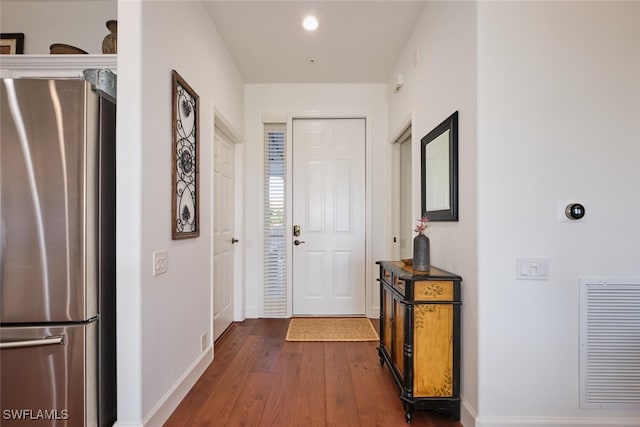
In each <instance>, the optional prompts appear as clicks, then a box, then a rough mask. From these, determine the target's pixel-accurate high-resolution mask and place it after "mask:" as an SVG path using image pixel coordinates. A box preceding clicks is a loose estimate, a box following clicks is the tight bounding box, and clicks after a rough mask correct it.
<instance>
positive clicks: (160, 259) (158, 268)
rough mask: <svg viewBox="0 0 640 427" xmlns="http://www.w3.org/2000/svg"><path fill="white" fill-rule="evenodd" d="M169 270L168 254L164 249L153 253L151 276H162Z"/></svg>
mask: <svg viewBox="0 0 640 427" xmlns="http://www.w3.org/2000/svg"><path fill="white" fill-rule="evenodd" d="M168 269H169V252H168V251H167V250H166V249H165V250H162V251H155V252H154V253H153V275H154V276H157V275H158V274H164V273H166V272H167V270H168Z"/></svg>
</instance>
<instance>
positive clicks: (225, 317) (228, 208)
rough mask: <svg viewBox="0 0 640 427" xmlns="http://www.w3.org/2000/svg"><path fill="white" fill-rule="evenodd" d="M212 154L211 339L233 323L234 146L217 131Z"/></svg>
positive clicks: (215, 337)
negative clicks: (212, 276) (212, 273)
mask: <svg viewBox="0 0 640 427" xmlns="http://www.w3.org/2000/svg"><path fill="white" fill-rule="evenodd" d="M213 151H214V155H213V158H214V159H213V173H214V177H213V182H214V190H213V192H214V219H213V258H214V260H213V268H214V279H213V339H214V340H215V339H217V338H218V337H219V336H220V335H221V334H222V333H223V332H224V331H225V329H227V328H228V327H229V325H231V322H233V286H234V283H233V266H234V244H233V243H234V240H233V239H234V234H233V233H234V224H233V223H234V215H235V212H234V203H235V202H234V177H235V170H234V168H235V163H234V162H235V159H234V158H235V147H234V145H233V143H232V142H231V141H229V140H228V139H227V138H225V136H224V134H222V133H221V132H216V136H215V142H214V150H213Z"/></svg>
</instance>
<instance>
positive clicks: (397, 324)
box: [377, 261, 462, 422]
mask: <svg viewBox="0 0 640 427" xmlns="http://www.w3.org/2000/svg"><path fill="white" fill-rule="evenodd" d="M377 264H378V265H379V266H380V278H379V281H380V346H379V347H378V354H379V356H380V363H381V364H383V365H384V363H385V362H386V363H387V365H389V368H390V370H391V373H392V374H393V377H394V378H395V380H396V383H397V384H398V387H399V388H400V392H401V393H400V399H402V402H403V404H404V409H405V416H406V419H407V422H411V413H412V411H413V410H432V411H436V412H440V413H444V414H447V415H448V417H449V419H451V420H452V421H459V420H460V305H461V301H460V282H461V281H462V279H461V278H460V276H457V275H455V274H452V273H449V272H447V271H444V270H440V269H438V268H435V267H433V266H432V267H431V270H430V271H429V272H418V271H414V270H413V269H412V268H411V266H408V265H405V264H404V263H402V262H400V261H378V262H377Z"/></svg>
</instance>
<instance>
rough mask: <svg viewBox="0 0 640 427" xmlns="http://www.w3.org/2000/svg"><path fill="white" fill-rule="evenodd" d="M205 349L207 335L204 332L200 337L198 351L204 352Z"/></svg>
mask: <svg viewBox="0 0 640 427" xmlns="http://www.w3.org/2000/svg"><path fill="white" fill-rule="evenodd" d="M206 348H207V333H206V332H205V333H204V334H202V336H201V337H200V351H204V350H205V349H206Z"/></svg>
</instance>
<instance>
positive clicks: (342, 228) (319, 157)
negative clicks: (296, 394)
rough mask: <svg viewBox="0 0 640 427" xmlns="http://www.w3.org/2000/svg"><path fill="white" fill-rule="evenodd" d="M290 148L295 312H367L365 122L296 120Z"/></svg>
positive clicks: (342, 313) (308, 313) (351, 120)
mask: <svg viewBox="0 0 640 427" xmlns="http://www.w3.org/2000/svg"><path fill="white" fill-rule="evenodd" d="M292 150H293V224H295V225H296V226H299V227H300V233H299V236H293V239H294V240H297V241H298V243H299V244H297V245H296V244H295V242H293V243H294V244H293V247H292V248H293V249H292V251H293V285H292V292H293V314H294V315H362V314H365V120H364V119H296V120H294V121H293V149H292ZM302 242H304V243H302Z"/></svg>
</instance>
